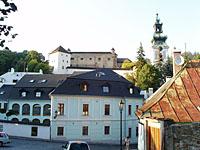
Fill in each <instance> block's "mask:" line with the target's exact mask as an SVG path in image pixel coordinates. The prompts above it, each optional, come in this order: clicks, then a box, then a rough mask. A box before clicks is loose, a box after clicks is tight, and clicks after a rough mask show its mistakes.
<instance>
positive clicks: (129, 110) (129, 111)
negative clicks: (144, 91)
mask: <svg viewBox="0 0 200 150" xmlns="http://www.w3.org/2000/svg"><path fill="white" fill-rule="evenodd" d="M128 115H131V105H128Z"/></svg>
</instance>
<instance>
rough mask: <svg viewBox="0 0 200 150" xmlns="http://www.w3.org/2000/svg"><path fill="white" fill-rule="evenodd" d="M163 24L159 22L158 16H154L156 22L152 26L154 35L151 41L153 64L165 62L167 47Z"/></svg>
mask: <svg viewBox="0 0 200 150" xmlns="http://www.w3.org/2000/svg"><path fill="white" fill-rule="evenodd" d="M162 25H163V23H161V22H160V19H159V17H158V14H156V22H155V24H154V30H155V31H154V35H153V39H152V44H153V46H152V48H153V51H154V58H153V63H154V64H158V63H162V62H164V61H166V60H167V56H168V49H169V46H168V45H167V44H166V42H165V41H166V40H167V36H166V35H164V34H163V30H162Z"/></svg>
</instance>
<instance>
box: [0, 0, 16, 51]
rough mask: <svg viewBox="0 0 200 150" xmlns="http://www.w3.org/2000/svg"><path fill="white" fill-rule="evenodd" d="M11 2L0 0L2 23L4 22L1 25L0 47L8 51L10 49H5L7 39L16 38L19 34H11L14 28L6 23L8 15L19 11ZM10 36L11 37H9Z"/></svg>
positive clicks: (0, 19) (0, 18)
mask: <svg viewBox="0 0 200 150" xmlns="http://www.w3.org/2000/svg"><path fill="white" fill-rule="evenodd" d="M10 1H11V0H0V3H1V4H0V5H1V8H0V21H1V22H2V23H1V24H0V36H1V38H0V47H3V48H5V49H8V47H5V42H6V41H7V39H10V38H15V37H16V35H17V34H11V30H12V28H13V27H12V26H9V25H6V24H5V23H4V21H5V19H6V18H8V15H9V14H10V13H11V12H15V11H17V6H16V5H15V4H14V3H12V2H10ZM9 36H10V37H9Z"/></svg>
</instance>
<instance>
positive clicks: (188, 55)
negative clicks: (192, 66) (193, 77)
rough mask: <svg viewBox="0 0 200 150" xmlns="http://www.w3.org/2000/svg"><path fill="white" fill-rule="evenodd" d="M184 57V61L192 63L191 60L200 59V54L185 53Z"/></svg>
mask: <svg viewBox="0 0 200 150" xmlns="http://www.w3.org/2000/svg"><path fill="white" fill-rule="evenodd" d="M182 56H183V57H184V60H185V61H186V62H188V61H190V60H193V59H194V60H197V59H200V53H198V52H194V53H191V52H185V53H183V54H182Z"/></svg>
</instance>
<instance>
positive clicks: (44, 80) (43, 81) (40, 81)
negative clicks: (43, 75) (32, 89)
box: [38, 79, 47, 83]
mask: <svg viewBox="0 0 200 150" xmlns="http://www.w3.org/2000/svg"><path fill="white" fill-rule="evenodd" d="M45 82H47V80H46V79H43V80H39V81H38V83H45Z"/></svg>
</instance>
